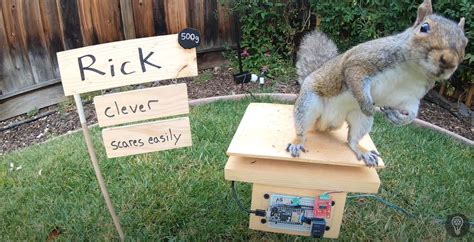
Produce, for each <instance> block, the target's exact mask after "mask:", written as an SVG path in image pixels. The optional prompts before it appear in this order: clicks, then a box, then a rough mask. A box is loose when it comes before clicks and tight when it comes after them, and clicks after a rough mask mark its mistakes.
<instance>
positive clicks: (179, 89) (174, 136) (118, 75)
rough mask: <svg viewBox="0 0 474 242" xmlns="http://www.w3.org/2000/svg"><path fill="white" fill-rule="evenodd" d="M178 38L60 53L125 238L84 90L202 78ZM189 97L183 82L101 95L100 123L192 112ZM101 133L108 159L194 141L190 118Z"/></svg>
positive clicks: (99, 178) (94, 163) (68, 90)
mask: <svg viewBox="0 0 474 242" xmlns="http://www.w3.org/2000/svg"><path fill="white" fill-rule="evenodd" d="M185 37H186V36H185ZM178 40H179V37H178V35H177V34H175V35H165V36H157V37H150V38H141V39H133V40H126V41H119V42H112V43H107V44H100V45H94V46H89V47H84V48H79V49H73V50H68V51H63V52H58V54H57V56H58V64H59V70H60V73H61V81H62V84H63V88H64V93H65V95H66V96H70V95H73V96H74V101H75V103H76V108H77V112H78V114H79V120H80V122H81V127H82V131H83V134H84V139H85V141H86V145H87V150H88V152H89V156H90V159H91V162H92V166H93V168H94V171H95V175H96V177H97V182H98V183H99V187H100V191H101V193H102V196H103V197H104V200H105V204H106V206H107V208H108V210H109V213H110V215H111V217H112V220H113V223H114V225H115V228H116V230H117V232H118V234H119V237H120V240H122V241H123V240H125V235H124V233H123V230H122V227H121V226H120V220H119V218H118V216H117V214H116V213H115V210H114V207H113V205H112V201H111V200H110V197H109V194H108V192H107V189H106V187H105V183H104V179H103V177H102V173H101V171H100V167H99V164H98V161H97V157H96V154H95V149H94V146H93V143H92V138H91V136H90V133H89V128H88V126H87V120H86V117H85V114H84V107H83V105H82V100H81V96H80V94H81V93H86V92H91V91H96V90H102V89H109V88H114V87H121V86H127V85H132V84H140V83H145V82H151V81H158V80H163V79H171V78H180V77H189V76H197V74H198V72H197V62H196V49H195V48H188V47H186V46H184V47H186V49H185V48H183V47H182V46H180V44H179V43H178ZM198 42H199V39H198ZM187 98H188V97H187V88H186V85H185V84H178V85H174V86H165V87H158V88H148V89H143V90H135V91H129V92H123V93H115V94H109V95H105V96H98V97H95V98H94V102H95V107H96V112H97V117H98V121H99V126H101V127H104V126H111V125H119V124H124V123H130V122H135V121H142V120H146V119H154V118H159V117H166V116H172V115H180V114H187V113H188V112H189V105H188V102H187ZM102 136H103V139H104V145H105V149H106V152H107V157H109V158H111V157H119V156H126V155H131V154H140V153H147V152H153V151H158V150H167V149H174V148H180V147H186V146H191V145H192V141H191V130H190V124H189V119H188V118H187V117H181V118H175V119H172V120H164V121H156V122H151V123H144V124H136V125H128V126H121V127H113V128H107V129H104V130H103V131H102Z"/></svg>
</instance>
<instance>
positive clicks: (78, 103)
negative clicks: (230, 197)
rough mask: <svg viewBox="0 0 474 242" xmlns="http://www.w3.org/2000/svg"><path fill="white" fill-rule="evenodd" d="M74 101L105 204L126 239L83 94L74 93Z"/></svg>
mask: <svg viewBox="0 0 474 242" xmlns="http://www.w3.org/2000/svg"><path fill="white" fill-rule="evenodd" d="M74 101H75V102H76V107H77V113H78V114H79V120H80V122H81V127H82V132H83V134H84V139H85V140H86V145H87V150H88V151H89V156H90V158H91V161H92V167H94V171H95V176H96V177H97V182H98V183H99V187H100V192H101V193H102V196H103V197H104V200H105V204H106V205H107V209H108V210H109V213H110V216H112V221H113V222H114V226H115V229H116V230H117V233H118V234H119V237H120V240H121V241H124V240H125V235H124V234H123V230H122V226H120V220H119V218H118V217H117V214H116V213H115V210H114V206H113V205H112V201H111V200H110V197H109V193H108V192H107V189H106V188H105V183H104V178H103V177H102V173H101V172H100V167H99V163H98V162H97V157H96V155H95V149H94V145H93V144H92V138H91V135H90V133H89V127H88V126H87V121H86V116H85V114H84V107H83V106H82V100H81V96H80V95H79V94H75V95H74Z"/></svg>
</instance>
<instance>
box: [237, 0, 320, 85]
mask: <svg viewBox="0 0 474 242" xmlns="http://www.w3.org/2000/svg"><path fill="white" fill-rule="evenodd" d="M232 11H234V12H237V13H238V14H239V15H240V18H239V19H240V23H241V46H242V49H243V52H244V53H243V55H242V57H243V66H244V68H245V69H246V70H251V71H253V72H254V73H259V72H260V71H262V69H265V70H268V72H269V73H270V75H272V76H274V77H278V76H288V75H291V74H294V71H289V70H288V67H290V66H291V64H290V63H291V60H292V57H293V53H294V52H295V51H294V49H295V45H294V39H295V36H297V35H298V34H301V33H302V32H303V31H305V30H308V29H309V22H310V21H309V19H310V17H311V12H310V10H309V5H308V4H306V5H305V4H303V3H301V2H300V1H288V3H283V1H279V0H240V1H235V2H234V5H233V7H232ZM291 69H293V68H291Z"/></svg>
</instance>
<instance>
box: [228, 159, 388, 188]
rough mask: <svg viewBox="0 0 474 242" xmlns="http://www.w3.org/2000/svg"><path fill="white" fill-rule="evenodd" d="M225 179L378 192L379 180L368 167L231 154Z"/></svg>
mask: <svg viewBox="0 0 474 242" xmlns="http://www.w3.org/2000/svg"><path fill="white" fill-rule="evenodd" d="M225 179H226V180H230V181H241V182H249V183H257V184H266V185H271V186H279V187H290V188H300V189H313V190H325V191H344V192H362V193H377V191H378V189H379V187H380V179H379V176H378V175H377V171H376V170H375V169H373V168H368V167H347V166H346V167H344V166H332V165H322V164H310V163H305V162H292V161H279V160H265V159H258V158H247V157H236V156H231V157H229V159H228V160H227V164H226V165H225Z"/></svg>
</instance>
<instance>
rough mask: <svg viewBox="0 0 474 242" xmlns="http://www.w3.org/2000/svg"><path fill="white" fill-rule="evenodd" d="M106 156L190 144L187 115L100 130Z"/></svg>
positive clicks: (140, 152) (167, 148)
mask: <svg viewBox="0 0 474 242" xmlns="http://www.w3.org/2000/svg"><path fill="white" fill-rule="evenodd" d="M102 138H103V140H104V147H105V151H106V153H107V157H108V158H113V157H120V156H127V155H134V154H142V153H148V152H154V151H160V150H169V149H175V148H181V147H187V146H191V145H192V139H191V127H190V125H189V118H188V117H185V118H176V119H170V120H164V121H156V122H150V123H144V124H136V125H129V126H123V127H117V128H108V129H104V130H102Z"/></svg>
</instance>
